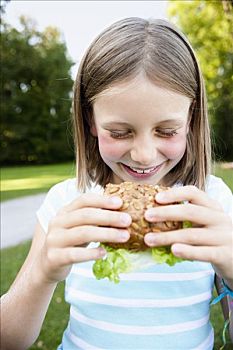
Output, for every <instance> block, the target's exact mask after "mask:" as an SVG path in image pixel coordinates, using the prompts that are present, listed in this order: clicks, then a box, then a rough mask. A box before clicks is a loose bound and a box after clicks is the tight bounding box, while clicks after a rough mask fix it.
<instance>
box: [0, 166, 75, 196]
mask: <svg viewBox="0 0 233 350" xmlns="http://www.w3.org/2000/svg"><path fill="white" fill-rule="evenodd" d="M74 176H75V165H74V163H65V164H52V165H34V166H20V167H5V168H2V169H1V201H5V200H8V199H13V198H19V197H23V196H27V195H34V194H37V193H42V192H47V191H48V189H49V188H50V187H51V186H52V185H54V184H55V183H58V182H60V181H62V180H65V179H67V178H70V177H74Z"/></svg>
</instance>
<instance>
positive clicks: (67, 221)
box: [2, 18, 233, 350]
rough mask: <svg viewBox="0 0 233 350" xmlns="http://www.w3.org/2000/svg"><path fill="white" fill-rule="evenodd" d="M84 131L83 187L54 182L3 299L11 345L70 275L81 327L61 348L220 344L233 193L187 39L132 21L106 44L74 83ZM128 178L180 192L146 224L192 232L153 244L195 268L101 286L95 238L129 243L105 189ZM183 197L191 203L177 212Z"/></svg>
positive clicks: (78, 133)
mask: <svg viewBox="0 0 233 350" xmlns="http://www.w3.org/2000/svg"><path fill="white" fill-rule="evenodd" d="M74 135H75V141H76V151H77V181H76V180H75V179H70V180H68V181H64V182H62V183H59V184H57V185H56V186H54V187H53V188H52V189H51V190H50V191H49V193H48V195H47V197H46V199H45V201H44V203H43V205H42V206H41V208H40V209H39V211H38V213H37V216H38V225H37V227H36V230H35V236H34V239H33V242H32V246H31V250H30V252H29V255H28V257H27V259H26V261H25V263H24V265H23V267H22V269H21V271H20V273H19V274H18V276H17V278H16V280H15V282H14V283H13V285H12V287H11V288H10V290H9V292H8V293H7V294H6V295H5V296H4V298H3V300H2V311H3V317H4V325H3V328H2V339H3V348H4V349H14V350H16V349H25V348H27V347H29V346H30V345H31V344H32V343H33V342H34V341H35V340H36V338H37V337H38V334H39V332H40V329H41V325H42V323H43V320H44V317H45V314H46V311H47V308H48V305H49V302H50V300H51V298H52V295H53V292H54V289H55V287H56V285H57V283H58V282H59V281H61V280H64V279H66V301H67V302H68V303H70V304H71V308H70V321H69V324H68V327H67V329H66V330H65V332H64V335H63V339H62V344H61V345H60V347H59V349H66V350H67V349H69V350H71V349H117V350H119V349H135V350H136V349H140V350H141V349H147V350H148V349H160V350H161V349H177V350H180V349H203V350H207V349H212V348H213V343H214V336H213V330H212V327H211V324H210V322H209V305H210V300H211V297H212V289H213V280H214V273H215V272H216V273H217V274H218V275H219V276H220V277H221V278H222V279H223V280H224V283H225V285H224V288H225V292H226V293H227V294H232V291H231V289H233V256H232V251H233V250H232V245H233V244H232V225H231V217H230V215H231V213H232V194H231V191H230V190H229V189H228V187H227V186H226V185H225V184H224V183H223V182H222V180H220V179H219V178H216V177H214V176H211V175H210V162H211V154H210V137H209V126H208V119H207V106H206V96H205V88H204V82H203V78H202V75H201V71H200V68H199V65H198V63H197V60H196V57H195V54H194V52H193V50H192V48H191V46H190V44H189V43H188V41H187V39H186V38H185V37H184V36H183V34H181V33H180V32H179V31H178V30H177V29H176V28H175V27H174V26H173V25H171V24H170V23H168V22H166V21H162V20H148V21H147V20H144V19H141V18H127V19H124V20H120V21H118V22H116V23H115V24H113V25H112V26H110V27H109V28H108V29H106V30H105V31H104V32H103V33H102V34H101V35H100V36H99V37H97V38H96V40H95V41H94V42H93V43H92V44H91V46H90V47H89V49H88V50H87V52H86V54H85V56H84V58H83V60H82V62H81V65H80V69H79V72H78V75H77V79H76V82H75V88H74ZM122 181H136V182H139V183H148V184H157V183H160V184H163V185H166V186H172V189H171V190H169V191H167V192H166V193H164V194H163V195H161V194H160V195H158V196H157V197H156V200H157V201H159V202H161V203H163V204H165V206H163V209H162V210H161V208H160V207H158V208H153V209H151V210H148V211H147V212H146V214H145V218H146V219H147V220H148V221H152V222H153V221H163V220H180V221H184V220H189V221H192V223H193V228H187V229H183V230H179V231H173V232H168V233H167V234H166V235H163V234H162V235H160V234H156V235H153V234H152V233H151V234H150V233H149V234H147V235H146V237H145V242H146V244H147V245H148V247H152V246H160V245H161V246H163V245H171V247H172V252H173V253H174V255H176V256H179V257H182V258H183V259H186V261H184V262H182V263H179V264H176V265H175V266H174V267H170V266H168V265H166V264H161V265H154V266H153V267H151V268H148V269H145V270H143V271H139V272H135V273H129V274H125V275H123V276H122V279H121V282H120V283H119V284H118V285H115V284H114V283H112V282H109V281H108V280H101V281H97V280H96V279H95V278H94V277H93V274H92V265H93V261H94V260H96V259H98V258H100V257H103V256H104V254H105V251H104V250H103V249H102V248H100V247H98V244H95V242H106V241H112V242H124V241H127V239H128V238H129V234H128V231H127V227H128V226H129V225H130V222H131V217H130V216H129V215H128V214H126V213H124V214H122V213H120V212H118V211H117V210H116V209H118V208H119V207H120V206H121V204H122V203H121V200H120V198H118V197H116V198H109V197H107V196H103V186H104V185H105V184H106V183H108V182H112V183H120V182H122ZM84 192H85V193H84ZM177 201H187V202H188V204H187V205H185V206H181V205H175V204H174V205H167V206H166V204H168V203H175V202H177ZM87 245H88V247H87ZM15 315H17V317H15ZM25 330H26V331H25ZM174 339H175V341H174Z"/></svg>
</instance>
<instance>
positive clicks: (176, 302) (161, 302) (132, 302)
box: [66, 288, 212, 308]
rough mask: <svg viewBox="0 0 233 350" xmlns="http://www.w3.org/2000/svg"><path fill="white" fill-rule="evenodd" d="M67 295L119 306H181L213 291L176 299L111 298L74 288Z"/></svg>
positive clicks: (207, 295)
mask: <svg viewBox="0 0 233 350" xmlns="http://www.w3.org/2000/svg"><path fill="white" fill-rule="evenodd" d="M66 291H67V297H68V298H70V297H72V298H74V299H79V300H84V301H88V302H90V303H97V304H104V305H111V306H118V307H137V308H145V307H158V308H161V307H179V306H187V305H193V304H198V303H200V302H202V301H205V300H210V299H211V297H212V295H211V292H209V291H208V292H206V293H202V294H197V295H194V296H190V297H186V298H184V297H183V298H175V299H123V298H110V297H105V296H102V295H96V294H92V293H87V292H81V291H77V290H75V289H73V288H67V290H66Z"/></svg>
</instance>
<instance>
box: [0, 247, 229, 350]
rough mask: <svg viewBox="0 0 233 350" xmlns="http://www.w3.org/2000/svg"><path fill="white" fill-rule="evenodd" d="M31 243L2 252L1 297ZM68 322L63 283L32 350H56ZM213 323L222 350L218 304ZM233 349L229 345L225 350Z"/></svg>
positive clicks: (67, 307)
mask: <svg viewBox="0 0 233 350" xmlns="http://www.w3.org/2000/svg"><path fill="white" fill-rule="evenodd" d="M30 244H31V242H30V241H28V242H25V243H23V244H20V245H17V246H15V247H11V248H6V249H2V251H1V295H2V294H4V293H5V292H6V291H7V290H8V288H9V287H10V285H11V283H12V282H13V280H14V278H15V276H16V274H17V272H18V271H19V269H20V266H21V265H22V263H23V261H24V260H25V258H26V255H27V253H28V250H29V248H30ZM68 318H69V305H68V304H66V303H65V301H64V282H61V283H60V284H59V285H58V287H57V288H56V290H55V293H54V295H53V298H52V301H51V304H50V306H49V309H48V312H47V315H46V318H45V321H44V323H43V327H42V330H41V333H40V336H39V338H38V339H37V341H36V342H35V344H34V345H33V346H31V347H30V350H36V349H37V350H38V348H39V349H42V350H51V349H56V347H57V346H58V345H59V344H60V342H61V339H62V333H63V331H64V329H65V328H66V325H67V322H68ZM211 322H212V324H213V327H214V329H215V345H214V350H219V349H220V347H221V346H222V338H221V334H222V329H223V324H224V321H223V316H222V311H221V307H220V305H219V304H216V305H214V306H212V307H211ZM228 349H229V350H230V349H232V347H231V345H227V346H226V347H225V348H224V350H228Z"/></svg>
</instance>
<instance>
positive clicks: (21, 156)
mask: <svg viewBox="0 0 233 350" xmlns="http://www.w3.org/2000/svg"><path fill="white" fill-rule="evenodd" d="M20 23H21V27H22V29H21V30H17V29H16V28H12V27H11V26H10V25H8V24H7V23H5V22H4V21H2V23H1V27H2V38H1V52H2V54H1V67H2V84H1V101H2V106H1V119H2V123H1V124H2V126H1V134H2V139H1V149H2V151H1V155H0V159H1V162H2V163H3V164H18V163H30V162H32V163H48V162H50V163H51V162H58V161H65V160H66V161H67V160H69V159H72V157H73V151H72V147H71V135H70V134H68V133H67V125H68V122H69V121H70V108H71V91H72V85H73V81H72V79H71V77H70V69H71V66H72V64H73V63H72V62H71V60H70V58H68V55H67V52H66V45H65V43H64V42H63V41H62V39H61V34H60V33H59V31H58V30H57V29H56V28H52V27H48V28H46V29H45V30H44V31H43V32H39V31H37V29H36V26H35V24H34V22H33V21H32V20H30V19H28V18H25V17H21V19H20Z"/></svg>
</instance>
